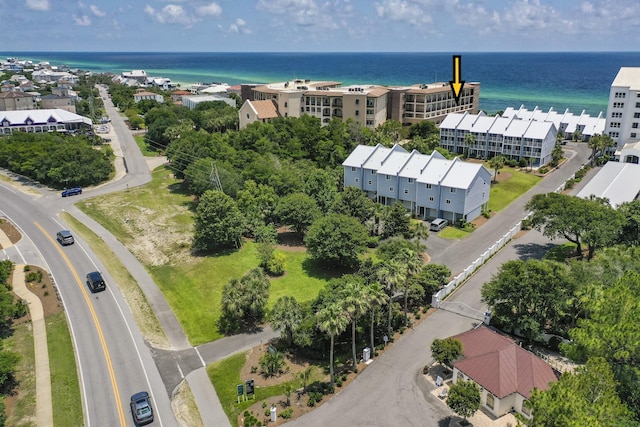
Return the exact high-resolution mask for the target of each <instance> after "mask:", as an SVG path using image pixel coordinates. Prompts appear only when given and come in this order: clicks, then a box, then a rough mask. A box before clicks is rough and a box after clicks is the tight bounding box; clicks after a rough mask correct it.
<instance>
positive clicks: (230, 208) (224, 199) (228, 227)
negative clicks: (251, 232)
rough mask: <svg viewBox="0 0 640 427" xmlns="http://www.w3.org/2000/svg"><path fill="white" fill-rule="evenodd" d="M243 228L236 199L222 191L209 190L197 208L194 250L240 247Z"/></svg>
mask: <svg viewBox="0 0 640 427" xmlns="http://www.w3.org/2000/svg"><path fill="white" fill-rule="evenodd" d="M242 230H243V222H242V215H241V214H240V210H239V209H238V206H237V205H236V202H235V200H233V199H232V198H231V197H229V196H227V195H226V194H224V193H223V192H222V191H213V190H207V191H206V192H205V193H204V194H203V195H202V197H201V198H200V203H198V207H197V208H196V214H195V224H194V237H193V250H194V251H210V250H213V249H218V248H229V247H235V248H238V247H240V245H241V239H240V238H241V237H242Z"/></svg>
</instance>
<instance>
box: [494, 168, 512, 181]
mask: <svg viewBox="0 0 640 427" xmlns="http://www.w3.org/2000/svg"><path fill="white" fill-rule="evenodd" d="M512 176H513V174H512V173H511V172H505V171H498V176H497V177H496V179H495V180H494V179H493V175H492V176H491V182H492V183H494V184H496V183H498V184H499V183H501V182H502V181H508V180H509V179H511V177H512Z"/></svg>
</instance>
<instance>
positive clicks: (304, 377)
mask: <svg viewBox="0 0 640 427" xmlns="http://www.w3.org/2000/svg"><path fill="white" fill-rule="evenodd" d="M312 373H313V366H309V367H308V368H307V369H305V370H304V371H300V372H298V373H297V374H296V377H297V378H298V379H299V380H300V382H302V392H303V393H306V392H307V383H308V382H309V379H310V378H311V374H312Z"/></svg>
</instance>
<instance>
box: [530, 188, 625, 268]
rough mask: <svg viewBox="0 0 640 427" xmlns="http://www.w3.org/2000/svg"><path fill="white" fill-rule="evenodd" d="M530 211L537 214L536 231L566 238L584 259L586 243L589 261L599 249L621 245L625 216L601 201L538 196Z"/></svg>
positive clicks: (535, 216) (535, 197) (533, 223)
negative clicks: (583, 250)
mask: <svg viewBox="0 0 640 427" xmlns="http://www.w3.org/2000/svg"><path fill="white" fill-rule="evenodd" d="M526 209H528V210H530V211H532V213H533V215H532V217H531V225H532V226H533V227H534V228H536V229H538V230H543V234H544V235H545V236H547V237H550V238H552V239H555V238H557V237H564V238H565V239H567V240H568V241H570V242H572V243H574V244H575V245H576V255H577V256H578V257H582V243H586V244H587V247H588V258H589V259H591V258H592V257H593V255H594V253H595V251H596V249H598V248H602V247H605V246H608V245H611V244H613V243H614V242H615V241H617V239H618V236H619V234H620V231H621V229H622V226H623V221H624V218H623V216H622V214H621V213H620V212H618V211H616V210H615V209H613V208H612V207H611V206H609V204H608V202H607V200H606V199H601V198H591V199H582V198H579V197H575V196H568V195H565V194H559V193H548V194H536V195H535V196H533V197H532V198H531V200H530V201H529V202H528V203H527V205H526Z"/></svg>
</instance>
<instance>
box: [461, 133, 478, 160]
mask: <svg viewBox="0 0 640 427" xmlns="http://www.w3.org/2000/svg"><path fill="white" fill-rule="evenodd" d="M475 145H476V137H475V136H474V135H473V134H472V133H467V134H466V135H465V136H464V146H465V151H466V155H465V157H469V154H470V152H471V147H473V148H474V149H475V148H476V147H475ZM475 157H478V153H477V152H476V156H475Z"/></svg>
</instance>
